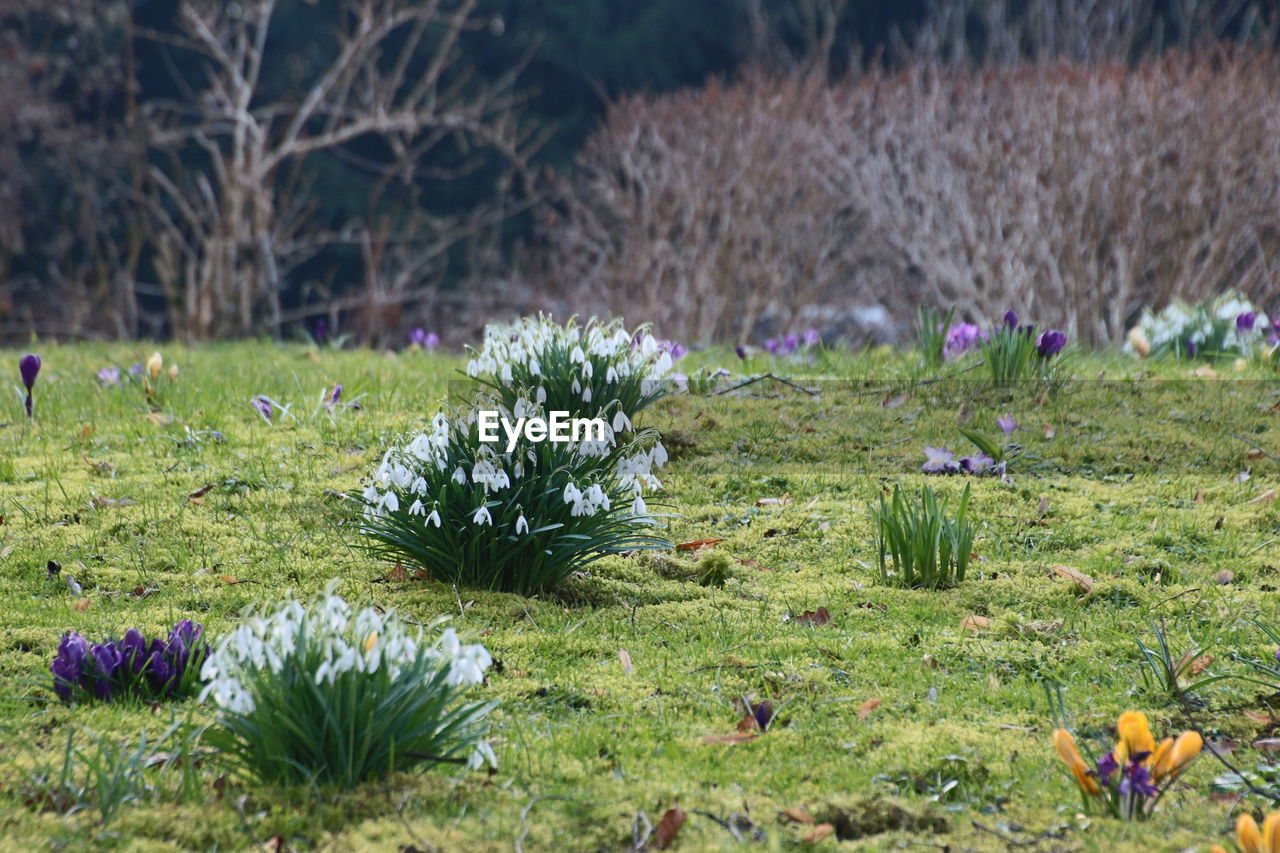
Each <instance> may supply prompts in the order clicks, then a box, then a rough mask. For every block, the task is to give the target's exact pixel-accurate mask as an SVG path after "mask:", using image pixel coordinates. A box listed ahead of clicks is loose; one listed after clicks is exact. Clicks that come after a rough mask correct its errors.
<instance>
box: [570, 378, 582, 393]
mask: <svg viewBox="0 0 1280 853" xmlns="http://www.w3.org/2000/svg"><path fill="white" fill-rule="evenodd" d="M569 390H570V391H572V392H573V393H575V394H581V393H582V383H581V382H579V381H578V377H576V376H575V377H574V378H573V384H572V385H570V386H569Z"/></svg>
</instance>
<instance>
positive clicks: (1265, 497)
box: [1249, 489, 1280, 504]
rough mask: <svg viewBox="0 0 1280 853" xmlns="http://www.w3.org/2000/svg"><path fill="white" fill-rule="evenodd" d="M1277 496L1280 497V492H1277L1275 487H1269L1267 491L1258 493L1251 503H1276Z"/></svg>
mask: <svg viewBox="0 0 1280 853" xmlns="http://www.w3.org/2000/svg"><path fill="white" fill-rule="evenodd" d="M1276 498H1280V493H1277V492H1276V490H1275V489H1267V490H1266V491H1265V492H1263V493H1262V494H1260V495H1258V496H1257V497H1256V498H1254V499H1253V500H1251V501H1249V503H1251V504H1269V503H1275V500H1276Z"/></svg>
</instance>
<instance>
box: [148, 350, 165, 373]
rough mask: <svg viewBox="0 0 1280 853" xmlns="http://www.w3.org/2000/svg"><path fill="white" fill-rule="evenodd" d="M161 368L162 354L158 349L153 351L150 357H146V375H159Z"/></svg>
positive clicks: (162, 362) (162, 367) (162, 364)
mask: <svg viewBox="0 0 1280 853" xmlns="http://www.w3.org/2000/svg"><path fill="white" fill-rule="evenodd" d="M161 370H164V356H162V355H160V353H159V352H158V351H157V352H153V353H152V354H151V358H149V359H147V375H148V376H150V377H151V378H152V379H155V378H157V377H159V376H160V371H161Z"/></svg>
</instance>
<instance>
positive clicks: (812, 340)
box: [803, 329, 822, 348]
mask: <svg viewBox="0 0 1280 853" xmlns="http://www.w3.org/2000/svg"><path fill="white" fill-rule="evenodd" d="M803 343H804V345H805V347H806V348H812V347H816V346H818V344H820V343H822V335H820V334H818V330H817V329H806V330H805V333H804V341H803Z"/></svg>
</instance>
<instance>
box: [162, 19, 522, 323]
mask: <svg viewBox="0 0 1280 853" xmlns="http://www.w3.org/2000/svg"><path fill="white" fill-rule="evenodd" d="M476 5H477V2H476V0H421V2H419V1H418V0H345V2H344V3H343V4H342V5H341V7H340V12H339V20H340V21H341V25H340V27H339V29H338V31H337V32H336V33H335V34H334V38H335V41H336V45H335V47H334V49H333V55H332V58H331V60H330V61H328V62H327V63H323V64H316V65H308V63H305V62H299V63H298V64H297V65H298V69H299V71H298V73H297V75H295V76H297V77H298V79H296V80H295V81H294V85H293V87H292V88H291V89H290V90H289V91H285V92H282V93H273V92H269V91H268V90H267V88H266V86H265V84H264V83H263V80H264V74H263V68H264V65H265V64H266V63H268V62H270V61H273V57H271V56H270V51H269V50H268V38H269V35H270V33H271V30H272V27H273V26H274V25H275V23H276V21H277V2H276V0H250V2H242V3H238V4H227V3H223V2H221V0H182V2H181V4H180V6H179V15H180V20H181V25H182V34H181V36H180V37H177V38H174V37H172V36H170V35H167V34H163V33H153V34H150V35H151V36H152V37H153V38H157V39H161V40H169V41H174V42H175V43H176V44H177V45H178V46H180V47H182V48H184V49H187V50H190V51H194V52H195V53H197V54H199V55H200V56H201V57H202V60H203V61H202V63H201V65H200V67H201V69H202V77H201V78H200V79H196V80H188V81H185V86H186V87H187V88H186V90H187V91H188V92H189V95H187V96H186V97H183V98H182V99H181V100H179V101H175V102H171V103H166V102H154V101H153V102H151V103H149V104H148V105H147V106H148V109H147V111H146V114H145V118H146V124H147V127H148V131H149V138H150V141H151V144H152V147H153V149H154V150H155V151H156V152H157V157H156V160H155V165H154V166H153V167H152V168H151V169H150V170H149V172H148V177H149V188H148V189H149V191H148V192H147V194H146V196H145V199H144V201H145V203H146V205H147V207H148V209H149V210H150V212H151V214H152V217H153V221H154V223H155V232H156V237H155V242H154V248H155V253H156V258H155V260H156V267H157V278H158V280H159V282H160V283H161V285H162V286H163V287H164V288H165V290H166V293H167V303H168V305H169V306H170V309H171V310H170V325H171V328H172V329H173V331H174V333H175V334H177V335H179V336H181V337H185V338H189V339H202V338H212V337H223V336H238V335H246V334H256V333H260V332H264V331H265V332H270V333H272V334H275V335H279V334H280V332H281V327H282V324H283V323H284V322H285V321H286V320H287V319H289V318H288V317H287V316H286V314H285V309H284V306H282V304H281V299H280V296H281V291H282V289H283V282H284V281H285V279H286V278H287V277H288V276H289V275H290V274H291V273H292V272H293V271H294V270H296V269H297V268H298V267H299V266H300V265H301V264H302V263H304V262H305V261H307V260H308V259H310V258H312V257H314V256H315V255H316V253H317V252H319V251H321V250H322V249H323V248H324V247H326V246H330V245H334V244H349V245H353V246H356V247H358V249H359V251H360V253H361V255H362V258H363V261H364V270H365V276H364V281H363V282H362V286H361V287H360V288H358V289H357V290H356V291H355V292H354V293H349V294H347V295H344V296H343V297H342V298H341V300H340V302H341V304H340V305H335V304H333V303H331V304H330V305H329V306H328V308H329V310H331V311H332V310H344V309H345V310H352V309H355V310H356V311H357V312H358V313H359V314H360V315H361V316H360V319H359V320H358V324H359V326H360V328H361V331H362V333H363V334H362V337H363V339H364V340H365V341H366V342H369V343H380V342H382V341H381V338H380V332H381V330H383V329H384V328H386V327H387V326H388V325H389V323H388V320H393V319H394V316H395V315H396V314H397V313H398V311H399V310H400V308H401V307H402V305H403V304H404V303H405V302H408V301H411V300H415V299H421V298H423V297H424V296H427V295H429V293H430V291H431V290H432V281H433V277H432V273H433V272H434V271H435V270H436V269H437V267H436V265H437V264H438V263H439V262H440V260H441V259H442V257H443V256H444V254H445V253H446V252H447V251H448V250H449V249H450V247H452V246H453V245H455V244H456V243H457V242H459V241H461V240H464V239H467V238H468V237H471V236H474V235H475V234H476V233H478V232H479V231H481V230H483V229H484V228H486V227H492V226H493V225H494V224H496V223H497V222H498V221H500V219H501V218H502V217H503V216H504V215H506V214H507V213H508V212H509V208H507V209H504V210H500V211H497V212H495V210H494V209H486V210H485V211H483V212H477V213H475V214H474V215H472V216H470V217H468V218H466V219H465V220H458V219H446V218H443V217H431V216H428V215H426V214H425V213H423V212H422V210H420V209H419V210H416V211H414V212H412V213H411V214H408V215H405V216H396V215H393V214H387V215H382V214H376V215H372V214H371V215H370V216H369V217H368V218H367V219H365V220H362V221H355V222H351V223H347V224H345V225H342V226H341V227H339V228H337V229H336V230H332V229H330V230H326V229H325V228H324V227H323V225H321V224H320V223H317V222H316V221H315V219H314V217H313V216H312V214H313V213H314V208H315V206H316V200H317V193H318V192H319V191H320V190H319V189H318V188H317V187H315V186H314V185H312V184H310V183H308V181H307V175H308V173H307V172H306V170H305V169H304V167H303V164H304V162H305V161H306V160H307V158H311V157H314V156H316V155H319V154H324V153H329V154H332V155H334V156H339V157H342V156H346V157H348V158H350V156H351V155H350V152H347V151H346V150H345V148H344V146H347V145H348V144H349V143H352V142H355V141H357V140H362V139H365V140H367V139H371V138H377V139H380V140H381V141H382V143H383V145H384V146H385V149H386V150H387V151H389V152H390V155H391V156H390V157H388V158H383V159H382V160H380V161H378V162H377V163H370V164H366V166H367V171H368V172H369V173H370V176H369V179H368V181H369V187H370V190H369V195H370V198H371V199H372V198H377V197H380V196H381V195H382V193H383V192H384V191H385V190H386V189H387V187H388V186H389V185H392V184H397V183H398V184H399V190H400V192H402V193H405V194H408V195H415V194H416V192H417V186H418V184H417V182H418V181H419V180H420V179H422V178H423V177H424V176H423V175H422V174H421V172H420V170H419V169H418V164H419V163H420V162H422V161H423V159H424V158H425V157H426V156H427V155H428V153H429V152H432V151H433V150H436V149H438V148H440V147H441V146H449V145H455V146H457V147H458V148H459V149H462V150H466V149H468V148H475V147H480V148H483V149H485V150H488V151H496V152H498V153H499V154H500V156H502V157H505V158H507V160H508V162H509V163H510V164H511V165H512V166H513V167H515V168H522V167H523V160H524V151H523V141H524V140H523V138H522V136H521V134H520V133H519V132H518V131H517V128H516V125H515V122H514V118H513V115H512V113H511V110H510V107H511V98H510V90H509V84H510V82H511V81H510V79H507V80H502V81H500V82H499V84H498V85H495V86H487V87H477V86H475V85H470V84H469V83H468V79H469V78H468V75H467V74H466V72H465V70H464V69H463V66H462V64H461V53H460V48H459V42H460V39H461V36H462V34H463V33H464V32H465V31H466V30H467V29H469V28H472V27H475V26H479V25H480V23H482V22H480V21H478V20H477V18H476V15H475V14H474V13H475V8H476ZM275 61H278V58H275ZM469 168H471V165H469V164H467V165H460V166H458V167H457V170H458V172H460V173H465V172H466V170H467V169H469ZM451 176H452V172H451V173H449V174H433V175H431V176H429V177H441V178H446V179H447V178H449V177H451ZM369 209H370V210H374V209H376V205H375V204H373V203H370V205H369Z"/></svg>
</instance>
